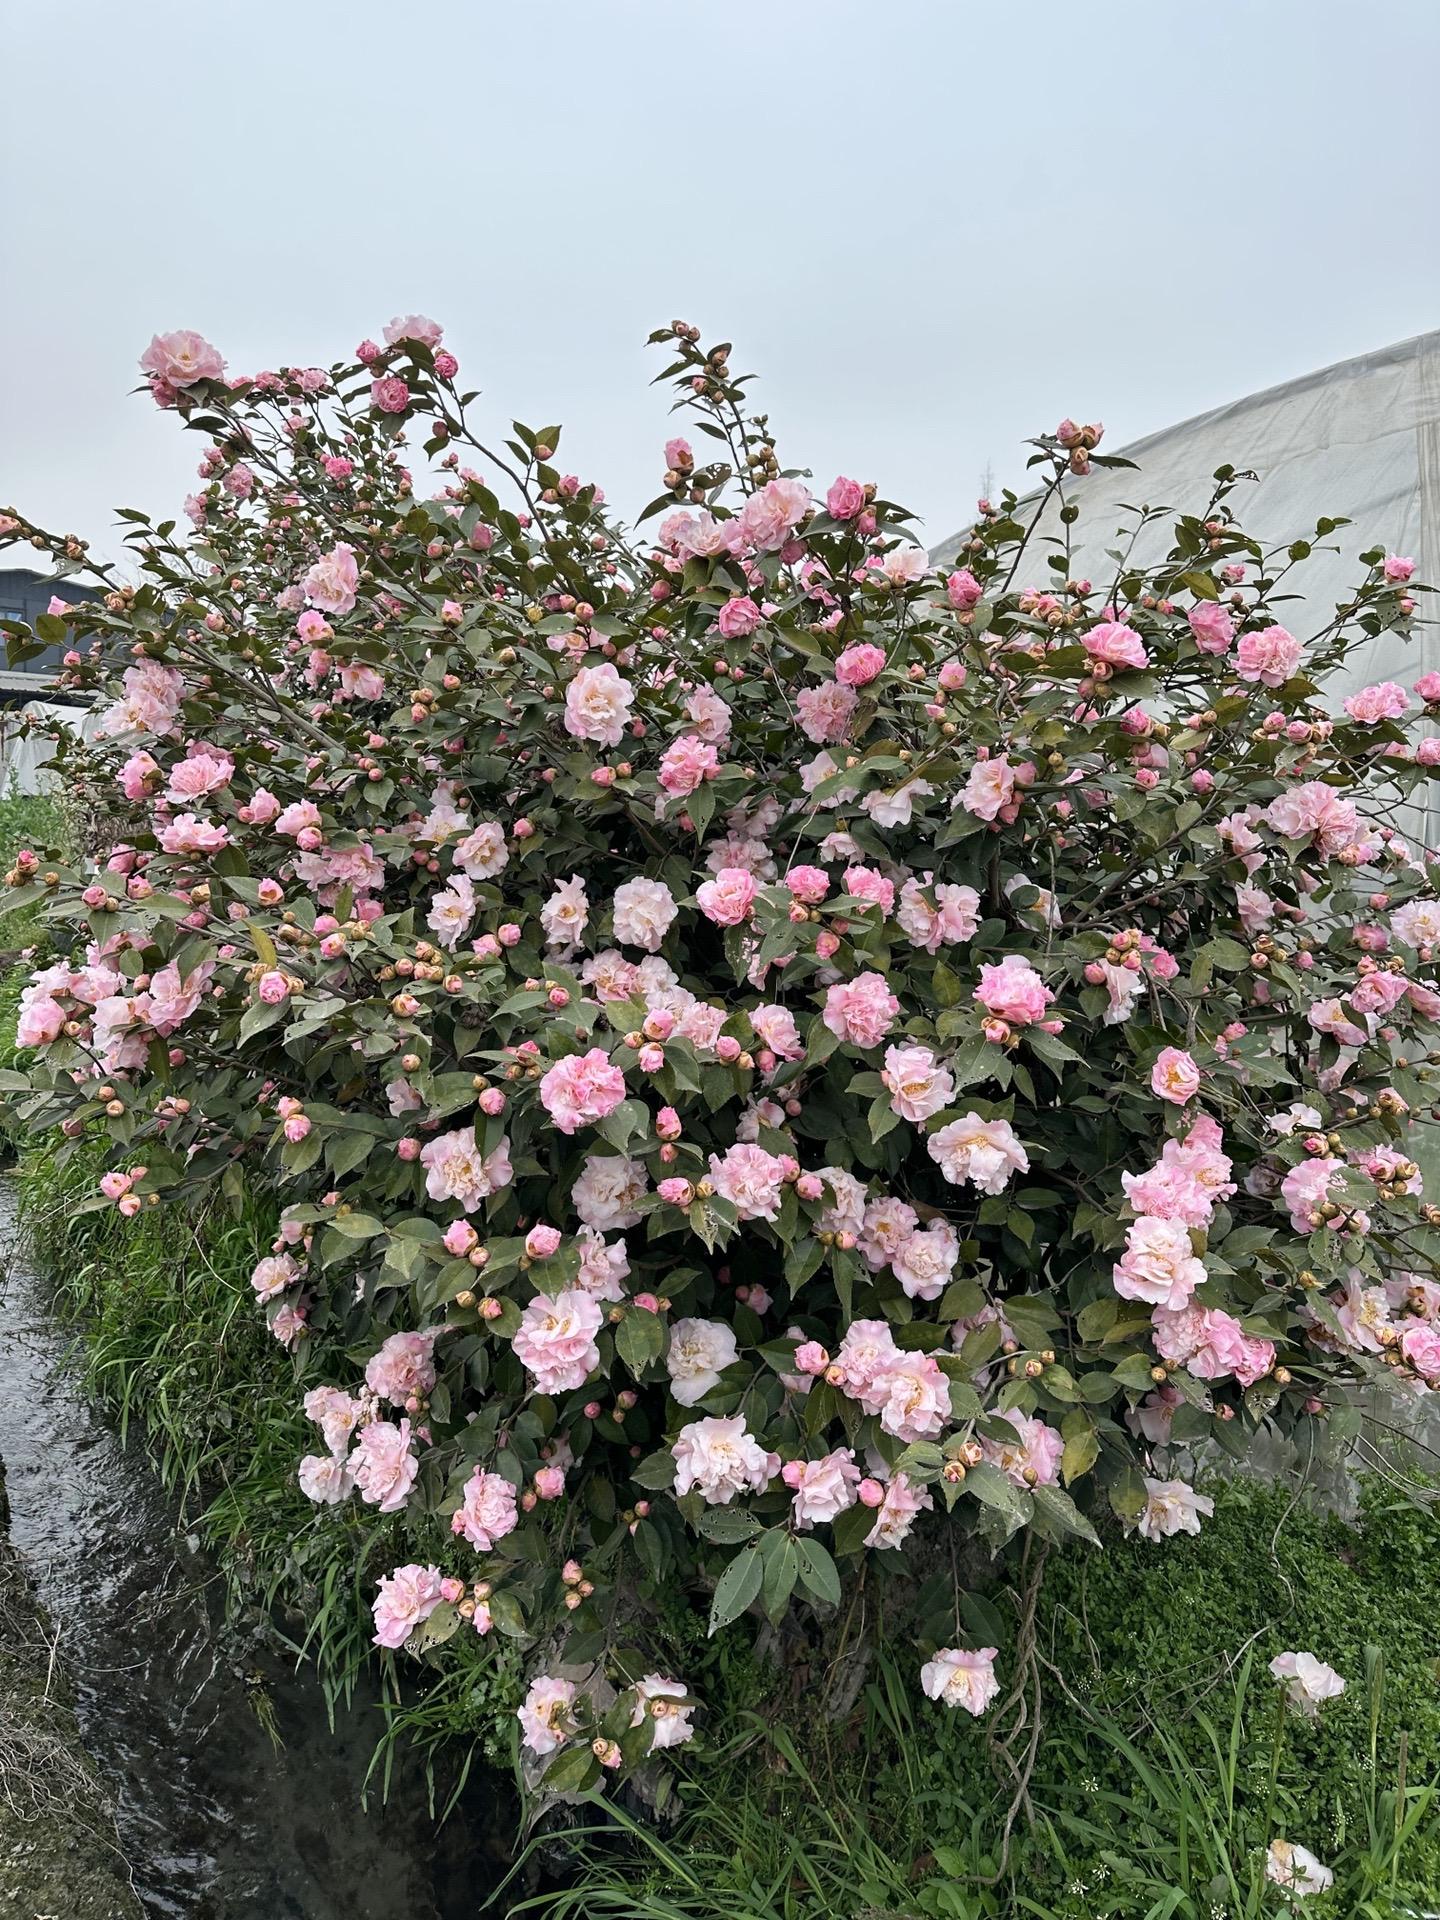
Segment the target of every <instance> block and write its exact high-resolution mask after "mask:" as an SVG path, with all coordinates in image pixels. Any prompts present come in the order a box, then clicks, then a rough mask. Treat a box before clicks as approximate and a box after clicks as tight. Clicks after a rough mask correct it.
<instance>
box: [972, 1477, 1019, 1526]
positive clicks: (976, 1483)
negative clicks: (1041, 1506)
mask: <svg viewBox="0 0 1440 1920" xmlns="http://www.w3.org/2000/svg"><path fill="white" fill-rule="evenodd" d="M965 1491H966V1492H967V1493H973V1494H974V1496H975V1498H976V1499H977V1500H980V1501H983V1503H984V1504H985V1505H986V1506H987V1507H994V1508H995V1510H996V1512H997V1513H1001V1514H1003V1515H1004V1516H1005V1518H1006V1519H1007V1520H1009V1521H1011V1522H1012V1524H1013V1525H1015V1526H1017V1527H1019V1526H1023V1525H1024V1523H1025V1521H1026V1520H1028V1519H1029V1517H1030V1503H1029V1500H1028V1499H1027V1498H1026V1496H1025V1495H1024V1494H1023V1493H1022V1492H1021V1491H1020V1489H1019V1488H1018V1487H1016V1486H1012V1485H1011V1483H1010V1482H1009V1481H1008V1480H1007V1479H1006V1478H1005V1475H1004V1474H1003V1473H1002V1472H1001V1471H1000V1469H999V1467H997V1466H995V1465H994V1464H993V1463H992V1462H991V1461H989V1460H982V1461H981V1462H980V1464H979V1465H978V1466H974V1467H971V1469H970V1471H969V1472H968V1473H967V1474H966V1476H965Z"/></svg>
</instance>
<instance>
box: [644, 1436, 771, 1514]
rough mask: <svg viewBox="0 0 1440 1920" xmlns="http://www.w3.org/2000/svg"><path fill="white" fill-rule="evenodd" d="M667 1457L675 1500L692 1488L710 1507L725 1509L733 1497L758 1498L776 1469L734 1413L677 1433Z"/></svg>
mask: <svg viewBox="0 0 1440 1920" xmlns="http://www.w3.org/2000/svg"><path fill="white" fill-rule="evenodd" d="M670 1451H671V1453H672V1454H673V1455H674V1458H675V1492H676V1494H677V1496H683V1495H684V1494H687V1493H689V1492H690V1490H691V1489H692V1487H693V1488H695V1489H697V1490H698V1492H699V1494H700V1496H701V1498H702V1499H703V1500H704V1501H705V1502H706V1504H707V1505H708V1506H712V1507H716V1506H718V1507H726V1506H729V1504H730V1502H731V1501H732V1500H733V1499H734V1498H735V1496H736V1494H737V1493H763V1492H764V1491H765V1488H766V1487H767V1486H768V1485H769V1483H770V1481H771V1480H772V1479H773V1478H774V1476H775V1474H776V1472H777V1471H778V1468H779V1461H778V1460H777V1458H776V1456H775V1455H774V1454H773V1453H767V1452H766V1450H765V1448H764V1447H762V1446H761V1445H760V1443H759V1442H758V1441H757V1440H756V1439H755V1437H754V1435H753V1434H751V1433H750V1432H749V1430H748V1429H747V1428H746V1425H745V1419H744V1415H743V1414H738V1413H734V1414H731V1415H729V1416H728V1417H727V1418H725V1419H723V1420H722V1419H716V1418H714V1417H713V1416H712V1417H708V1418H706V1419H704V1420H693V1421H692V1422H691V1423H690V1425H689V1426H687V1427H682V1428H681V1429H680V1432H679V1435H678V1437H677V1438H676V1441H675V1444H674V1445H673V1446H672V1447H671V1449H670Z"/></svg>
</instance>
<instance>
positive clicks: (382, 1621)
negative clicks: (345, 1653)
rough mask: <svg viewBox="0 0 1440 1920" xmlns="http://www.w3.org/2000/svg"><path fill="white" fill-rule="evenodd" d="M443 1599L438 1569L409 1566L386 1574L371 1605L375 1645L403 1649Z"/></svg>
mask: <svg viewBox="0 0 1440 1920" xmlns="http://www.w3.org/2000/svg"><path fill="white" fill-rule="evenodd" d="M443 1598H444V1594H443V1593H442V1592H441V1583H440V1569H439V1568H438V1567H420V1566H414V1565H411V1566H408V1567H396V1569H395V1571H394V1572H393V1573H387V1574H385V1575H384V1576H383V1577H382V1578H381V1581H380V1590H379V1592H378V1593H377V1594H376V1596H375V1603H374V1614H375V1645H376V1646H377V1647H392V1648H393V1647H402V1646H404V1644H405V1642H406V1641H407V1640H408V1639H409V1638H410V1636H411V1634H412V1633H413V1632H414V1631H415V1629H416V1627H418V1626H419V1625H420V1624H421V1622H422V1621H424V1620H428V1619H429V1618H430V1615H431V1614H432V1613H433V1612H434V1611H435V1609H436V1607H438V1606H439V1604H440V1602H441V1600H442V1599H443Z"/></svg>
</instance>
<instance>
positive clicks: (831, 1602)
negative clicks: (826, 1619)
mask: <svg viewBox="0 0 1440 1920" xmlns="http://www.w3.org/2000/svg"><path fill="white" fill-rule="evenodd" d="M795 1551H796V1553H797V1554H798V1555H799V1557H800V1580H801V1584H802V1585H803V1586H804V1587H806V1588H807V1589H808V1590H809V1592H811V1593H812V1594H814V1596H815V1598H816V1599H817V1600H823V1601H825V1603H826V1604H827V1606H832V1607H838V1606H839V1604H840V1575H839V1573H838V1571H837V1570H836V1566H835V1562H834V1561H833V1560H832V1559H831V1558H830V1556H829V1554H828V1553H827V1552H826V1551H825V1549H824V1547H822V1546H821V1545H820V1542H819V1541H818V1540H811V1539H809V1538H807V1537H806V1536H805V1535H803V1534H802V1535H797V1537H796V1540H795Z"/></svg>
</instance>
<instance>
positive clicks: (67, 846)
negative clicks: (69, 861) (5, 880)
mask: <svg viewBox="0 0 1440 1920" xmlns="http://www.w3.org/2000/svg"><path fill="white" fill-rule="evenodd" d="M72 838H73V836H72V832H71V827H70V823H69V821H68V820H67V819H66V816H65V811H64V807H63V806H62V804H61V802H60V801H59V800H58V799H52V798H51V797H50V795H48V794H19V793H11V794H9V795H8V796H7V797H6V798H4V799H0V875H4V874H5V873H7V872H8V871H9V869H10V868H11V866H13V864H14V861H15V856H16V854H17V853H19V852H21V851H22V849H24V848H27V847H28V848H30V849H31V851H32V852H35V853H38V854H41V855H44V854H46V853H54V854H56V855H58V856H60V857H61V858H62V859H63V858H66V857H68V856H69V854H70V852H71V849H72ZM3 898H4V895H3V892H0V902H3ZM44 934H45V929H44V928H43V926H42V925H41V922H40V916H39V912H38V910H37V909H36V908H35V907H22V908H20V909H19V910H17V911H15V912H13V913H3V912H0V953H11V952H14V951H16V950H18V949H22V948H25V947H31V946H34V945H36V944H37V943H38V942H40V941H42V940H43V939H44Z"/></svg>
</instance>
